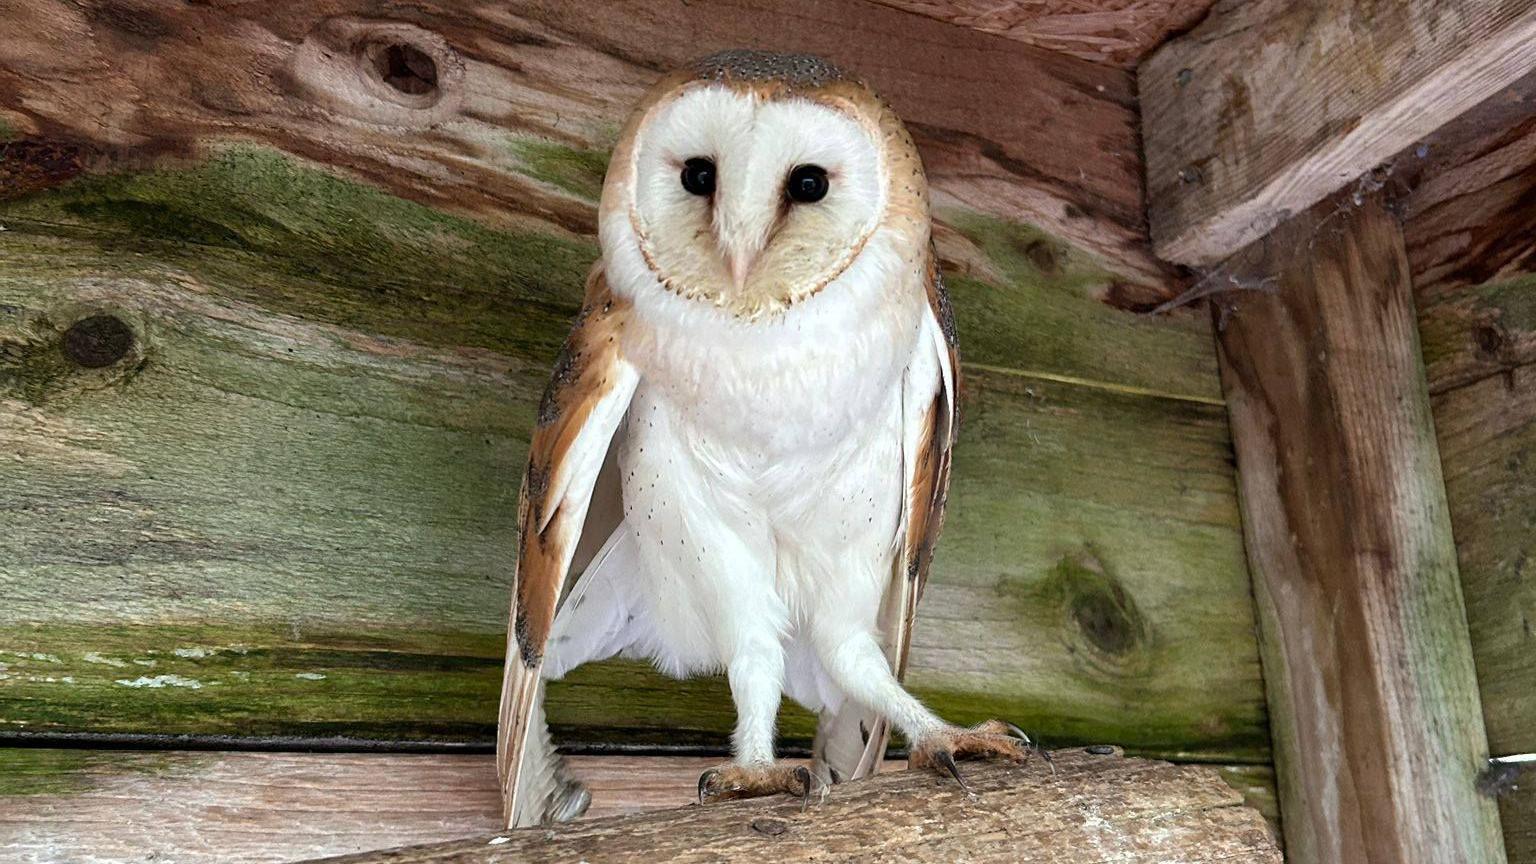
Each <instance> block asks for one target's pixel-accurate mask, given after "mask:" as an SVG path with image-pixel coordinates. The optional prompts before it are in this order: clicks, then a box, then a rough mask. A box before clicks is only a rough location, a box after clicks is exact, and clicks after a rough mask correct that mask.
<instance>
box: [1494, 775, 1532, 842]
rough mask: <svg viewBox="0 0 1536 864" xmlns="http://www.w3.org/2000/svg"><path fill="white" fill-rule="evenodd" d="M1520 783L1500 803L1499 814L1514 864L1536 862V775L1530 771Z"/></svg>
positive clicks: (1505, 840)
mask: <svg viewBox="0 0 1536 864" xmlns="http://www.w3.org/2000/svg"><path fill="white" fill-rule="evenodd" d="M1518 782H1519V788H1517V789H1515V790H1513V791H1511V792H1509V793H1508V795H1507V796H1506V797H1504V798H1502V799H1501V800H1500V801H1499V815H1500V819H1501V821H1502V822H1503V823H1504V842H1505V851H1506V854H1508V856H1509V861H1510V864H1531V862H1533V861H1536V775H1533V774H1532V773H1531V771H1530V770H1529V769H1527V770H1526V771H1525V773H1524V775H1523V776H1522V777H1521V779H1520V780H1519V781H1518Z"/></svg>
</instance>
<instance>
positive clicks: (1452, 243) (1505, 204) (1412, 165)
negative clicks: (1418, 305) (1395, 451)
mask: <svg viewBox="0 0 1536 864" xmlns="http://www.w3.org/2000/svg"><path fill="white" fill-rule="evenodd" d="M1378 178H1379V180H1378V182H1381V183H1383V184H1384V185H1385V188H1386V189H1387V190H1389V191H1390V192H1391V193H1392V194H1393V195H1394V196H1395V197H1396V198H1398V205H1397V206H1398V208H1399V209H1400V210H1401V211H1402V213H1403V219H1404V224H1403V239H1404V242H1406V243H1407V245H1408V262H1409V264H1410V265H1411V266H1412V267H1413V290H1414V294H1415V296H1417V297H1418V298H1419V299H1420V301H1425V300H1431V301H1433V300H1435V299H1437V298H1439V297H1441V296H1443V295H1447V294H1456V293H1462V289H1465V288H1467V287H1469V286H1476V285H1481V284H1483V283H1487V282H1493V281H1505V280H1509V279H1511V278H1513V277H1516V276H1519V275H1521V274H1527V273H1532V272H1536V206H1533V204H1532V202H1536V72H1533V73H1531V74H1528V75H1526V76H1525V77H1524V78H1521V79H1520V80H1518V81H1516V82H1515V83H1513V84H1511V85H1510V86H1508V87H1506V88H1504V89H1503V90H1500V91H1499V92H1498V93H1495V94H1494V95H1493V96H1490V97H1489V98H1487V99H1485V100H1484V101H1483V102H1482V103H1481V104H1479V105H1478V106H1477V107H1475V108H1473V109H1472V110H1470V111H1468V112H1467V113H1465V114H1463V115H1461V116H1460V117H1458V118H1456V119H1455V120H1453V121H1452V122H1450V123H1448V124H1446V125H1445V126H1442V127H1440V128H1439V129H1437V130H1435V132H1434V133H1433V134H1431V135H1429V136H1428V137H1427V138H1425V139H1423V140H1422V141H1418V142H1416V143H1414V144H1412V145H1410V146H1409V147H1407V148H1406V149H1405V150H1404V151H1403V152H1402V153H1399V154H1398V155H1397V156H1396V157H1394V158H1393V159H1392V160H1390V161H1389V162H1388V163H1387V164H1386V165H1385V166H1384V167H1383V169H1382V170H1381V171H1379V172H1378ZM1431 378H1432V379H1433V378H1434V376H1433V374H1431ZM1441 383H1443V382H1436V381H1434V380H1432V381H1431V386H1436V385H1437V384H1441Z"/></svg>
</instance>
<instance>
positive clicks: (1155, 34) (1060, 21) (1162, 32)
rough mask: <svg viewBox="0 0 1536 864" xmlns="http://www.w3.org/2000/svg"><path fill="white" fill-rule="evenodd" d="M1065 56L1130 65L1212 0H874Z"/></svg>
mask: <svg viewBox="0 0 1536 864" xmlns="http://www.w3.org/2000/svg"><path fill="white" fill-rule="evenodd" d="M875 2H877V3H882V4H884V5H886V6H894V7H895V8H897V9H905V10H907V11H909V12H916V13H917V14H919V15H927V16H928V17H930V18H937V19H939V20H940V21H949V22H951V23H953V24H959V25H961V26H963V27H974V28H975V29H977V30H984V31H986V32H988V33H996V34H998V35H1000V36H1007V37H1008V38H1009V39H1016V40H1018V41H1020V42H1027V43H1029V44H1031V45H1038V46H1040V47H1041V48H1048V49H1050V50H1052V51H1059V52H1061V53H1063V54H1071V55H1073V56H1076V57H1081V58H1083V59H1084V60H1093V61H1095V62H1099V63H1113V64H1115V65H1117V66H1126V67H1134V66H1135V65H1136V63H1137V62H1138V61H1140V60H1141V58H1142V57H1144V56H1145V55H1146V54H1147V53H1148V52H1149V51H1151V50H1152V49H1153V48H1156V47H1157V46H1158V45H1160V44H1162V42H1163V40H1164V39H1166V38H1167V37H1168V35H1169V34H1171V33H1178V32H1180V31H1183V30H1186V29H1188V28H1189V27H1190V25H1192V24H1194V23H1195V22H1197V21H1199V20H1200V18H1201V17H1202V16H1203V15H1205V13H1206V11H1207V10H1209V9H1210V8H1211V4H1212V3H1213V2H1214V0H1096V2H1093V3H1084V2H1082V0H1029V2H1025V3H998V2H996V0H875Z"/></svg>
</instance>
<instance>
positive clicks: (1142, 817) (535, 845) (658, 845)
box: [327, 751, 1281, 864]
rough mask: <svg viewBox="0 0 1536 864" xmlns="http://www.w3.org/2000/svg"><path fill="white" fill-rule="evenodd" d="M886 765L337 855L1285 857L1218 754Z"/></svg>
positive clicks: (1057, 862) (369, 860) (553, 858)
mask: <svg viewBox="0 0 1536 864" xmlns="http://www.w3.org/2000/svg"><path fill="white" fill-rule="evenodd" d="M967 767H968V768H969V771H968V774H967V776H968V778H969V782H970V784H971V785H972V787H973V788H974V789H975V791H976V793H977V794H976V795H975V796H974V797H970V798H968V797H967V796H966V794H965V793H964V792H963V791H961V790H960V788H959V787H958V786H957V785H956V784H955V783H954V782H953V781H950V780H948V779H947V778H939V777H936V776H934V775H933V774H931V773H927V772H922V771H897V772H887V773H883V774H881V775H879V776H877V777H874V778H871V779H869V780H862V781H859V782H857V783H849V784H844V785H841V786H836V787H834V788H833V789H832V790H831V792H830V794H829V795H828V796H827V799H826V800H825V801H823V802H821V803H819V804H815V805H812V806H811V807H809V808H802V807H801V805H800V804H798V803H796V802H793V801H788V802H785V801H782V800H777V801H776V800H773V799H758V800H756V801H736V802H727V803H724V804H717V805H711V806H709V807H704V808H699V807H688V808H683V809H679V810H670V811H661V812H657V813H648V814H640V815H633V816H621V817H617V818H614V819H603V820H593V821H589V822H583V823H578V824H575V825H569V826H562V827H559V828H553V829H527V830H523V831H512V832H503V833H500V834H494V835H486V836H481V837H476V838H473V839H468V840H461V841H455V842H451V843H444V844H437V845H431V846H422V847H415V848H411V849H397V850H392V851H389V852H379V853H363V854H360V855H356V856H348V857H345V858H335V859H327V860H329V861H333V862H335V864H342V862H346V864H373V862H378V864H382V862H400V864H405V862H427V861H432V862H458V864H471V862H474V864H481V862H484V864H492V862H523V861H539V862H576V861H590V862H594V864H597V862H650V861H658V860H660V861H678V862H705V861H738V860H758V859H771V860H774V861H781V862H801V861H826V860H838V861H852V862H876V861H912V862H954V861H970V862H978V864H986V862H1004V861H1008V862H1012V861H1031V862H1039V864H1076V862H1085V861H1105V860H1113V861H1126V862H1148V864H1151V862H1162V861H1169V860H1177V861H1181V862H1188V864H1201V862H1217V861H1221V862H1229V864H1239V862H1240V864H1259V862H1263V864H1280V861H1281V858H1280V853H1279V851H1278V849H1277V848H1276V847H1275V844H1274V840H1273V838H1272V837H1271V836H1270V834H1269V831H1268V828H1267V827H1266V826H1265V823H1264V820H1263V818H1262V817H1261V816H1259V814H1258V813H1256V812H1255V811H1253V810H1250V809H1248V808H1245V807H1242V806H1240V805H1241V799H1240V798H1239V796H1238V794H1237V793H1236V792H1235V791H1233V790H1232V789H1230V788H1229V787H1227V786H1226V785H1225V784H1224V783H1222V782H1221V780H1220V779H1219V778H1218V777H1217V776H1216V774H1215V772H1213V771H1211V770H1210V769H1208V768H1195V767H1188V766H1185V767H1178V766H1170V765H1167V764H1164V763H1156V762H1142V761H1140V760H1126V759H1120V758H1117V757H1115V756H1093V755H1088V754H1084V753H1082V752H1081V751H1077V752H1064V753H1062V754H1061V755H1060V756H1059V757H1058V766H1057V767H1058V771H1057V772H1056V774H1055V775H1054V776H1053V775H1052V774H1051V773H1050V772H1048V771H1045V770H1044V769H1043V768H1042V767H1040V766H1036V767H1035V768H1034V769H1033V770H1031V769H1029V768H1024V769H1019V768H1016V767H1012V766H1002V765H974V766H967Z"/></svg>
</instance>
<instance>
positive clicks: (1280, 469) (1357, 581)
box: [1216, 197, 1505, 864]
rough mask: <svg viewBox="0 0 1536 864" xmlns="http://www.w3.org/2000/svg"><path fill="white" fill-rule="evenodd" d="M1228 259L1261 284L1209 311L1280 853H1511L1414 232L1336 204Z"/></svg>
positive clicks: (1306, 858) (1373, 204)
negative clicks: (1450, 498)
mask: <svg viewBox="0 0 1536 864" xmlns="http://www.w3.org/2000/svg"><path fill="white" fill-rule="evenodd" d="M1233 265H1234V266H1233V272H1234V273H1235V274H1240V275H1237V276H1236V277H1234V278H1236V279H1237V281H1238V282H1240V283H1242V284H1245V285H1249V286H1250V287H1253V288H1256V289H1258V290H1250V291H1239V292H1236V293H1235V294H1234V295H1233V299H1232V301H1231V302H1230V303H1227V304H1225V305H1224V308H1219V309H1218V310H1217V313H1216V314H1217V325H1218V329H1219V335H1218V342H1219V347H1220V357H1221V364H1222V382H1223V386H1224V388H1225V390H1226V394H1227V400H1228V406H1229V411H1230V413H1231V421H1232V432H1233V439H1234V443H1235V446H1236V449H1237V458H1238V473H1239V477H1240V481H1239V485H1240V494H1241V497H1242V503H1243V508H1244V532H1245V536H1246V539H1247V543H1248V555H1249V560H1250V562H1251V564H1252V569H1253V575H1254V588H1255V592H1256V594H1257V602H1258V607H1259V614H1260V621H1261V631H1262V645H1263V652H1264V653H1263V657H1264V665H1265V670H1264V671H1265V679H1266V684H1267V689H1268V692H1269V704H1270V715H1271V720H1272V723H1273V728H1274V743H1275V760H1276V764H1277V769H1278V776H1279V783H1280V793H1281V817H1282V821H1283V825H1284V829H1285V839H1286V848H1287V854H1288V858H1289V860H1290V861H1292V862H1295V864H1313V862H1316V864H1333V862H1350V864H1387V862H1393V864H1397V862H1424V864H1443V862H1467V864H1473V862H1477V864H1484V862H1502V861H1504V860H1505V856H1504V850H1503V845H1502V841H1501V839H1500V835H1499V823H1498V815H1497V812H1496V810H1495V807H1494V804H1493V802H1492V801H1491V800H1490V799H1487V798H1484V797H1481V796H1480V795H1479V794H1478V793H1477V791H1476V790H1475V788H1474V780H1475V777H1476V775H1477V773H1478V771H1479V770H1480V769H1481V768H1482V767H1483V766H1484V764H1485V760H1486V758H1487V755H1488V752H1487V738H1486V735H1485V733H1484V729H1483V718H1482V713H1481V707H1480V702H1479V697H1478V689H1477V680H1476V677H1475V674H1474V669H1473V664H1472V654H1471V647H1470V642H1469V639H1468V635H1467V624H1466V613H1465V610H1464V607H1463V604H1462V597H1461V590H1460V585H1459V581H1458V577H1457V570H1456V555H1455V547H1454V545H1453V543H1452V539H1451V528H1450V522H1449V518H1448V516H1447V509H1446V499H1445V490H1444V485H1443V483H1442V480H1441V474H1440V462H1439V456H1438V453H1437V451H1436V447H1435V436H1434V429H1433V424H1432V421H1431V418H1430V411H1429V395H1428V392H1427V389H1426V387H1425V382H1424V367H1423V361H1422V358H1421V355H1420V350H1419V340H1418V331H1417V327H1416V324H1415V318H1414V313H1413V298H1412V292H1411V285H1410V278H1409V270H1408V262H1407V259H1406V256H1405V254H1404V251H1403V240H1402V232H1401V229H1400V228H1399V226H1398V225H1397V223H1396V221H1395V220H1394V218H1393V217H1392V215H1391V214H1390V213H1388V212H1387V211H1386V209H1385V207H1384V206H1383V205H1382V204H1381V202H1380V201H1378V200H1375V199H1373V198H1372V199H1367V200H1365V201H1364V202H1363V203H1360V204H1356V203H1355V202H1354V201H1351V200H1350V199H1349V198H1347V197H1341V198H1335V199H1330V200H1328V201H1325V202H1323V203H1322V204H1320V205H1318V206H1316V207H1314V208H1313V209H1312V210H1310V211H1308V212H1306V213H1304V214H1302V215H1300V216H1297V217H1295V218H1293V219H1291V220H1290V221H1288V222H1286V223H1284V224H1283V225H1281V226H1280V227H1278V228H1277V229H1275V231H1274V232H1272V233H1271V234H1270V235H1268V237H1266V238H1265V239H1264V240H1262V241H1260V242H1259V243H1256V244H1254V246H1253V247H1250V248H1249V249H1248V250H1246V251H1245V252H1244V253H1242V254H1241V255H1240V256H1239V257H1238V259H1237V260H1236V261H1234V262H1233ZM1250 279H1251V280H1252V281H1251V282H1250V281H1249V280H1250Z"/></svg>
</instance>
